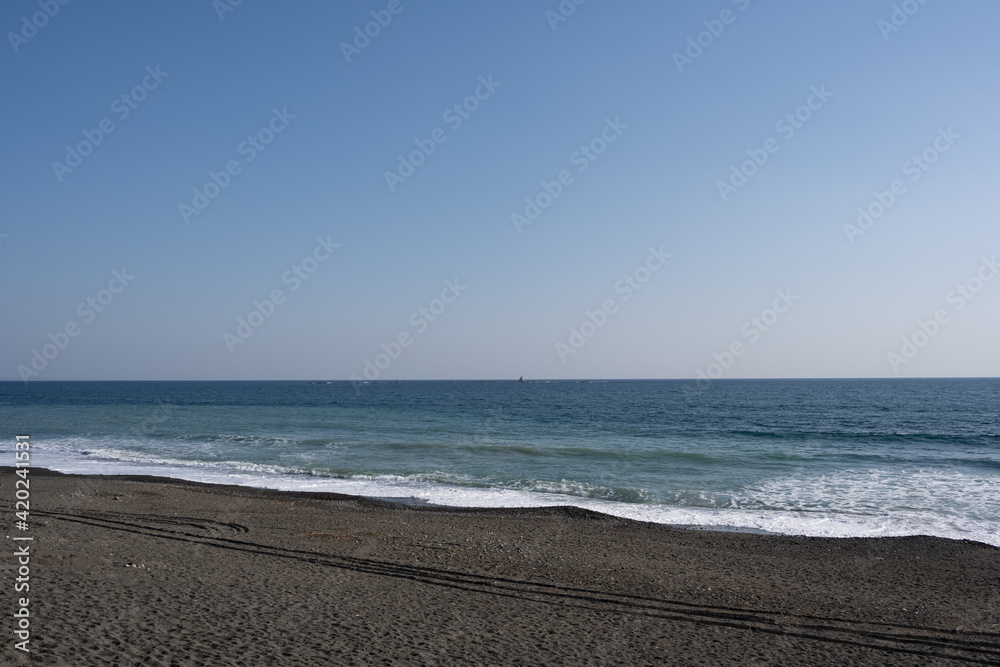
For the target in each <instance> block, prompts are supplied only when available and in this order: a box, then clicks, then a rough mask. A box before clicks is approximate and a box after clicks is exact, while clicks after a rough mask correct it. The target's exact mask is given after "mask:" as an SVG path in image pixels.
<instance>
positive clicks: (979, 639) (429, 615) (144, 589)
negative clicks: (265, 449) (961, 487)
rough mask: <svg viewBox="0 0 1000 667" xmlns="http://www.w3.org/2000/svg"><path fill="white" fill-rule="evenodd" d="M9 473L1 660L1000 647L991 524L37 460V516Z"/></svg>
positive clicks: (832, 657) (308, 661)
mask: <svg viewBox="0 0 1000 667" xmlns="http://www.w3.org/2000/svg"><path fill="white" fill-rule="evenodd" d="M0 474H2V477H0V479H2V480H5V481H4V483H3V488H4V489H6V492H5V493H4V494H3V495H4V507H5V508H6V509H7V510H8V514H7V516H8V517H9V521H8V524H7V525H8V528H7V529H6V530H5V531H4V532H5V535H6V547H5V548H4V553H5V557H4V558H3V559H2V560H0V567H2V568H3V571H4V572H5V576H4V579H5V580H6V581H7V582H8V583H7V584H6V586H7V589H8V594H7V595H5V599H6V602H5V605H6V606H7V607H8V609H9V610H10V611H5V612H4V615H5V616H6V618H7V619H8V621H7V624H8V627H10V626H11V625H12V623H11V621H12V619H11V614H13V611H14V607H13V605H14V602H13V600H14V599H15V593H14V592H13V587H14V583H13V582H14V579H15V576H16V569H17V567H18V566H17V564H16V558H15V557H14V556H13V553H14V548H15V545H18V544H23V542H14V541H13V540H12V538H13V537H15V536H18V535H22V536H23V535H31V536H33V537H34V540H33V542H31V575H30V576H31V579H30V587H31V588H30V594H29V597H30V611H31V632H32V635H31V640H30V648H31V651H32V652H31V654H29V655H25V654H23V653H21V652H20V651H17V650H15V649H14V648H13V643H14V640H12V639H8V640H7V641H6V642H5V645H4V647H3V652H2V655H0V663H3V664H46V665H108V664H112V665H138V664H145V665H248V666H249V665H324V664H331V665H365V664H376V665H378V664H431V665H434V664H439V665H481V664H482V665H486V664H522V665H538V664H559V665H591V664H593V665H602V664H643V665H663V664H676V665H687V664H753V663H771V664H803V663H808V664H844V663H851V664H872V665H876V664H877V665H911V664H969V663H973V664H975V663H985V664H1000V626H998V624H1000V549H997V548H995V547H991V546H987V545H984V544H980V543H976V542H967V541H965V542H959V541H954V540H946V539H940V538H930V537H906V538H880V539H821V538H802V537H780V536H770V535H752V534H744V533H731V532H706V531H693V530H683V529H678V528H670V527H666V526H661V525H656V524H645V523H638V522H634V521H629V520H624V519H618V518H614V517H609V516H605V515H601V514H596V513H593V512H587V511H584V510H579V509H574V508H569V507H567V508H545V509H530V510H469V509H456V508H435V507H422V506H404V505H400V504H396V503H387V502H382V501H377V500H365V499H361V498H356V497H351V496H341V495H334V494H307V493H286V492H275V491H266V490H256V489H249V488H245V487H231V486H214V485H202V484H195V483H191V482H181V481H175V480H169V479H161V478H150V477H87V476H75V475H60V474H58V473H51V472H48V471H44V470H40V469H32V470H31V473H30V479H31V515H30V519H31V521H30V530H29V531H28V532H27V533H17V531H15V529H14V528H13V522H14V516H13V506H12V505H13V480H14V479H15V477H14V474H13V471H12V470H11V469H10V468H2V469H0ZM8 482H9V483H8ZM17 595H21V594H17ZM7 636H8V638H9V637H10V636H11V635H10V632H9V630H8V631H7Z"/></svg>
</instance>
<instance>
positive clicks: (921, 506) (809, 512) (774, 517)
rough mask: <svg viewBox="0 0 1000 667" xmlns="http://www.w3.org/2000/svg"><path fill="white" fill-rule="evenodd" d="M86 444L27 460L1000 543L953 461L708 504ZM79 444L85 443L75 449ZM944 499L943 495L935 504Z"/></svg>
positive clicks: (970, 482) (778, 483) (990, 481)
mask: <svg viewBox="0 0 1000 667" xmlns="http://www.w3.org/2000/svg"><path fill="white" fill-rule="evenodd" d="M93 444H94V443H93V441H87V440H83V439H80V441H79V442H77V441H73V440H72V439H68V440H64V441H62V442H59V443H53V444H42V443H39V445H38V446H36V447H35V449H34V456H33V461H32V462H33V464H34V465H37V466H39V467H45V468H49V469H52V470H56V471H59V472H65V473H77V474H95V475H111V474H119V475H155V476H162V477H173V478H177V479H184V480H189V481H194V482H206V483H212V484H234V485H241V486H250V487H257V488H269V489H277V490H285V491H319V492H332V493H343V494H350V495H358V496H366V497H372V498H399V499H419V500H422V501H425V502H427V503H430V504H434V505H450V506H455V507H508V508H512V507H551V506H556V505H572V506H576V507H582V508H584V509H589V510H594V511H597V512H603V513H605V514H611V515H614V516H619V517H623V518H628V519H635V520H639V521H648V522H653V523H662V524H671V525H683V526H704V527H714V528H720V529H724V528H739V529H751V530H759V531H766V532H772V533H780V534H786V535H804V536H813V537H890V536H905V535H933V536H937V537H947V538H952V539H969V540H975V541H978V542H984V543H986V544H991V545H993V546H998V547H1000V519H998V517H1000V477H990V476H982V475H980V476H975V475H969V474H967V473H962V472H959V471H956V470H950V471H949V470H945V471H931V470H920V471H914V472H910V473H900V472H895V473H892V472H886V471H865V472H850V471H845V472H842V473H837V474H832V475H824V476H818V477H814V478H810V477H803V476H785V477H780V478H776V479H774V480H771V481H770V482H768V483H766V484H764V485H762V486H761V487H760V488H758V489H753V490H751V491H750V492H742V493H740V494H736V493H733V494H731V495H732V498H733V500H732V505H731V506H729V507H724V508H713V507H690V506H677V505H667V504H662V503H651V502H643V503H626V502H617V501H613V500H603V499H599V498H587V497H578V496H572V495H567V492H573V491H577V492H579V491H580V490H581V489H582V488H583V487H582V486H581V485H580V484H579V483H569V482H561V483H558V484H550V483H538V484H530V485H528V486H527V488H521V489H501V488H470V487H467V486H455V485H449V484H442V483H439V482H434V481H428V478H427V476H424V475H414V476H397V475H379V476H354V477H349V478H345V479H340V478H332V477H321V476H317V475H313V474H309V473H308V471H306V470H304V469H296V468H290V467H283V466H276V465H263V464H255V463H249V462H242V461H216V462H206V461H186V460H182V459H177V458H158V457H156V456H154V455H150V454H147V453H138V452H135V451H131V450H128V449H126V448H124V447H123V446H122V443H121V441H118V443H117V444H118V446H114V447H110V446H101V447H97V448H94V447H93ZM83 445H90V446H83ZM83 451H86V452H88V453H87V454H83V453H82V452H83ZM907 475H909V477H907ZM584 486H586V485H584ZM944 500H947V501H948V503H949V505H947V506H946V507H945V508H944V509H942V506H941V503H942V501H944ZM834 503H836V506H834Z"/></svg>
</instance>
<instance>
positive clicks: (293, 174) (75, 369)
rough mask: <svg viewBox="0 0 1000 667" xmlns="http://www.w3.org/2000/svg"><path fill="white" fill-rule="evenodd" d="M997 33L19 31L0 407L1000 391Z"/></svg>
mask: <svg viewBox="0 0 1000 667" xmlns="http://www.w3.org/2000/svg"><path fill="white" fill-rule="evenodd" d="M560 8H561V9H560ZM46 9H47V10H48V12H49V14H51V16H49V15H46V14H45V11H46ZM227 9H229V10H231V11H226V10H227ZM571 9H572V12H570V10H571ZM393 11H395V13H393ZM560 11H562V12H563V14H565V15H563V14H560ZM373 12H374V14H373ZM379 19H381V21H382V22H383V23H385V25H378V24H377V23H371V22H373V21H378V20H379ZM390 19H391V20H390ZM562 19H565V20H562ZM366 24H367V25H366ZM998 25H1000V6H997V5H996V3H992V2H987V1H986V0H981V1H964V2H951V3H945V2H941V1H939V0H928V1H927V2H925V3H923V4H920V2H919V1H918V0H911V1H910V2H905V3H904V2H896V3H893V2H888V1H885V2H883V1H876V2H872V1H871V0H865V1H863V2H862V1H860V0H859V1H847V2H845V1H840V2H832V1H831V2H811V3H796V2H769V3H765V2H760V1H759V0H750V1H749V2H747V1H746V0H739V2H732V1H730V0H714V1H712V2H685V3H680V2H678V3H673V2H671V3H667V2H640V1H635V2H623V3H612V2H607V1H601V0H588V1H586V2H584V3H582V4H580V5H576V4H574V3H573V2H572V0H566V1H564V2H563V3H561V4H560V3H559V2H557V1H555V0H552V1H550V2H478V3H470V2H458V1H452V2H436V3H422V2H414V1H413V0H399V2H398V3H396V2H392V3H390V2H388V1H385V2H383V1H381V0H379V1H376V2H352V3H324V2H297V3H274V2H263V1H261V0H256V1H245V2H242V3H241V4H239V5H237V6H230V5H229V3H228V0H219V2H215V3H213V2H211V1H210V0H199V1H196V2H187V3H159V4H155V3H100V4H98V3H83V2H69V3H68V4H65V5H62V4H59V3H58V1H57V0H50V1H46V0H42V2H39V1H38V0H34V1H31V2H29V1H21V0H18V1H15V2H7V3H4V5H3V7H2V8H0V27H2V29H3V32H4V33H5V36H6V38H5V44H4V45H3V47H0V51H2V52H0V76H2V82H3V93H4V97H5V100H6V104H4V105H3V109H2V111H0V114H2V120H3V127H4V132H3V135H2V137H3V139H2V144H0V150H2V154H3V160H2V162H0V178H2V181H0V182H2V189H0V212H2V217H0V234H2V236H0V280H2V284H3V290H2V294H3V297H2V298H3V303H4V308H3V315H4V325H3V328H2V330H0V377H4V378H8V379H18V378H25V379H28V380H55V379H300V378H301V379H348V378H350V377H352V376H354V377H355V378H359V377H366V374H367V377H368V378H369V379H371V378H377V379H421V378H427V379H436V378H509V377H515V378H516V377H517V376H519V375H525V376H527V377H534V378H696V377H701V378H703V381H705V378H708V379H715V378H744V377H911V376H912V377H921V376H1000V354H998V353H997V348H996V340H997V334H998V331H1000V308H998V307H997V306H998V304H1000V279H997V280H993V278H994V277H995V276H994V274H996V273H997V271H998V269H996V268H995V267H994V265H993V259H992V258H993V257H994V256H996V255H997V254H1000V227H998V224H997V222H998V219H1000V218H998V212H1000V203H998V201H997V197H996V191H997V188H996V182H997V177H998V173H1000V169H998V167H997V159H998V155H1000V126H998V124H997V122H996V118H998V117H1000V86H998V85H997V84H998V72H1000V69H998V68H1000V45H998V42H997V40H996V38H995V37H996V29H997V26H998ZM366 27H367V29H368V31H369V32H370V33H371V34H373V35H374V36H372V37H369V38H368V40H367V42H366V41H364V38H359V39H358V42H357V45H355V44H354V40H355V38H356V36H357V31H360V32H361V33H362V34H363V33H364V31H365V29H366ZM356 29H357V31H356ZM699 41H700V42H701V44H700V45H699V44H698V43H699ZM344 44H349V45H352V46H353V48H348V47H345V46H343V45H344ZM359 47H361V48H359ZM345 51H347V52H348V53H347V55H346V56H345ZM685 58H686V60H685ZM348 59H349V60H350V62H348ZM483 82H486V84H484V83H483ZM487 84H488V85H487ZM477 93H478V98H477ZM123 96H125V99H122V97H123ZM455 105H459V111H456V110H455V109H454V106H455ZM463 105H464V106H463ZM449 110H451V111H449ZM126 111H127V115H126ZM796 114H797V115H798V116H797V118H796ZM788 115H790V117H789V118H788V119H786V116H788ZM456 119H458V120H461V124H458V121H457V120H456ZM783 119H785V120H783ZM102 123H104V125H103V127H104V128H105V129H107V128H109V127H110V126H113V129H112V131H111V132H108V133H105V132H104V131H102V130H101V128H102ZM435 137H436V138H437V139H438V141H435V140H434V138H435ZM98 139H99V141H97V140H98ZM253 142H256V143H257V145H258V146H259V147H260V150H258V149H257V148H253V145H254V144H253ZM265 142H267V143H265ZM421 146H423V149H421V148H420V147H421ZM67 147H70V149H72V151H73V152H76V149H77V148H79V149H80V152H85V153H87V154H86V155H84V156H81V157H79V158H76V157H74V156H73V155H67ZM429 147H433V152H431V150H430V148H429ZM581 149H583V150H581ZM421 150H423V151H424V153H429V154H424V153H421V152H420V151H421ZM414 151H418V152H417V153H416V154H415V159H414V160H413V161H414V162H418V163H419V165H418V166H415V167H413V168H412V173H410V167H409V166H404V167H402V171H399V169H400V156H403V157H404V158H405V159H406V161H407V162H409V161H410V156H411V154H413V152H414ZM251 156H252V157H253V159H252V160H251V159H249V158H250V157H251ZM755 156H756V160H757V162H754V161H753V160H754V157H755ZM914 156H916V157H917V159H918V161H919V163H918V162H914V161H913V158H914ZM921 156H923V157H921ZM748 160H749V161H750V162H748ZM925 160H926V161H925ZM72 165H76V166H72ZM227 165H229V166H230V167H231V168H232V173H229V174H227V173H226V169H227ZM734 169H735V170H736V173H737V175H736V176H733V173H734V171H733V170H734ZM741 170H742V172H743V173H742V174H741V173H740V171H741ZM387 172H392V173H395V174H396V177H400V174H403V175H404V176H405V177H400V178H393V177H390V179H389V180H392V181H393V183H392V187H390V185H389V184H388V183H387V177H386V173H387ZM213 173H214V174H215V181H216V182H217V183H224V184H225V187H218V188H216V186H214V184H213V177H212V174H213ZM746 174H749V175H746ZM560 175H561V177H562V178H563V179H564V181H563V183H560V182H559V179H560ZM894 182H895V189H896V193H895V194H894V193H893V187H894V185H893V184H894ZM720 183H727V184H728V186H729V187H726V186H720ZM545 184H548V186H547V187H548V191H549V192H546V186H545ZM206 185H208V193H207V194H212V195H215V196H213V197H212V198H211V199H210V200H209V199H207V198H206V199H205V200H204V201H202V200H200V199H198V198H199V197H200V196H204V194H205V193H204V190H205V188H206ZM196 189H197V190H199V191H200V192H202V194H201V195H199V194H196V193H195V190H196ZM216 189H217V191H216ZM549 193H557V196H555V197H552V195H551V194H549ZM880 198H881V200H882V201H881V202H879V199H880ZM526 199H528V200H529V202H530V201H534V202H536V204H535V205H538V204H543V205H545V208H544V209H542V208H541V207H539V209H538V210H537V211H534V210H533V209H532V208H531V205H530V203H526ZM196 203H198V204H201V205H203V204H206V203H207V206H204V208H203V210H200V211H198V212H197V214H192V213H191V211H192V210H194V208H195V204H196ZM182 205H183V206H182ZM184 206H189V207H191V209H190V210H188V214H187V215H185V210H186V209H184ZM859 207H860V208H861V209H862V210H869V211H871V212H872V213H875V214H879V213H881V215H876V216H873V217H872V218H871V219H870V220H871V222H870V223H869V222H868V221H867V220H864V219H863V220H862V221H863V223H864V224H865V225H866V228H861V227H859V226H857V220H858V217H859V213H858V209H859ZM526 209H528V210H527V211H526ZM536 212H537V213H538V215H537V216H535V218H534V219H533V220H529V219H528V214H531V215H532V216H534V214H535V213H536ZM515 214H516V215H518V216H523V218H517V217H515V218H514V219H513V220H512V216H514V215H515ZM518 220H520V221H521V222H517V221H518ZM845 225H847V227H845ZM850 225H855V227H850ZM318 239H319V240H318ZM333 245H337V247H336V248H334V249H331V248H332V246H333ZM661 247H662V249H661ZM664 254H669V255H670V256H669V258H668V259H663V258H662V257H663V255H664ZM657 257H659V259H657ZM310 258H311V259H310ZM296 266H298V267H299V268H298V272H299V274H301V275H304V276H307V279H303V278H300V277H298V275H296V269H295V267H296ZM654 267H655V268H654ZM123 269H124V274H123ZM310 270H311V272H310ZM115 271H117V272H119V274H120V275H121V278H116V277H115V274H114V273H113V272H115ZM122 274H123V275H122ZM132 276H134V278H133V277H132ZM997 277H1000V276H997ZM446 281H448V282H446ZM630 281H631V282H632V283H634V284H636V285H638V286H639V287H638V288H636V289H633V288H631V287H629V282H630ZM275 290H280V294H279V295H278V303H274V304H270V305H269V303H267V301H269V300H270V297H271V296H272V295H273V294H274V293H275ZM781 295H783V296H781ZM88 299H92V300H94V301H93V303H91V304H90V305H88ZM255 302H256V303H255ZM94 303H96V304H97V306H100V311H98V310H97V306H94V305H93V304H94ZM606 307H607V308H606ZM421 309H424V310H423V312H421ZM779 311H780V312H779ZM255 312H256V313H257V314H254V313H255ZM588 313H589V315H588ZM240 318H242V320H241V319H240ZM241 322H245V324H243V323H241ZM254 325H257V326H254ZM400 341H402V343H405V345H404V344H401V342H400ZM397 346H398V347H397Z"/></svg>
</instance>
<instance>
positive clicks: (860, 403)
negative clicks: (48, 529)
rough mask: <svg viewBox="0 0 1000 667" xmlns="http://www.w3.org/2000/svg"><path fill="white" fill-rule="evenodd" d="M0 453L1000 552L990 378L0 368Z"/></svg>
mask: <svg viewBox="0 0 1000 667" xmlns="http://www.w3.org/2000/svg"><path fill="white" fill-rule="evenodd" d="M0 425H2V432H0V437H2V440H0V465H12V464H13V461H14V451H13V450H14V447H13V442H14V436H15V435H30V436H31V443H32V451H33V457H32V464H33V465H35V466H39V467H46V468H50V469H53V470H58V471H62V472H74V473H96V474H152V475H161V476H167V477H176V478H182V479H187V480H196V481H204V482H218V483H227V484H241V485H247V486H255V487H268V488H275V489H294V490H306V491H334V492H339V493H350V494H357V495H363V496H369V497H375V498H392V499H400V500H405V501H408V502H419V503H430V504H435V505H459V506H477V507H527V506H540V505H576V506H579V507H585V508H588V509H593V510H597V511H600V512H606V513H608V514H614V515H618V516H623V517H630V518H635V519H640V520H644V521H653V522H658V523H666V524H674V525H685V526H704V527H714V528H735V529H748V530H758V531H768V532H775V533H783V534H795V535H816V536H842V537H846V536H887V535H917V534H925V535H937V536H941V537H950V538H956V539H971V540H977V541H980V542H985V543H988V544H992V545H996V546H1000V380H997V379H944V380H938V379H924V380H920V379H916V380H913V379H906V380H745V381H744V380H731V381H716V382H713V383H711V384H710V385H708V386H706V387H699V386H698V385H696V384H695V383H694V382H692V381H673V380H666V381H551V382H546V381H540V382H526V383H520V382H506V381H504V382H469V381H455V382H444V381H441V382H437V381H434V382H371V383H364V384H353V383H350V382H333V383H321V382H315V383H314V382H307V381H302V382H33V383H29V384H24V383H19V382H6V383H0Z"/></svg>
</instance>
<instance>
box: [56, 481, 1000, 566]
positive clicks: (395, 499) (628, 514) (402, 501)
mask: <svg viewBox="0 0 1000 667" xmlns="http://www.w3.org/2000/svg"><path fill="white" fill-rule="evenodd" d="M37 469H39V470H41V469H45V470H46V471H47V472H50V473H52V474H59V475H74V476H80V477H90V476H93V477H103V478H108V479H138V480H149V481H156V480H163V481H170V482H184V483H187V484H204V485H206V486H210V487H220V488H229V487H232V488H234V489H260V490H268V491H276V492H280V493H307V494H310V493H313V494H329V495H333V496H342V497H347V498H358V499H368V500H378V501H382V502H388V503H392V504H396V505H404V506H407V507H424V508H428V509H434V508H451V509H461V510H472V511H474V510H484V511H485V510H505V509H509V510H515V509H516V510H530V509H541V508H546V507H563V506H569V507H575V508H578V509H580V510H584V511H588V512H594V513H596V514H601V515H606V516H609V517H614V518H618V519H622V520H628V521H636V522H638V523H650V524H654V525H661V526H668V527H671V528H677V529H683V530H694V531H707V532H732V533H747V534H751V535H773V536H787V537H817V538H829V539H851V538H871V539H880V538H883V537H935V538H941V539H947V540H954V541H957V542H963V541H969V542H977V543H980V544H985V545H988V546H993V547H997V548H1000V542H998V543H997V544H993V543H991V542H988V541H986V540H982V539H975V538H973V537H955V536H952V535H941V534H934V533H930V532H920V531H919V530H914V531H912V532H910V531H905V532H896V533H894V534H893V533H890V534H888V535H872V534H864V533H861V534H827V535H823V534H820V535H817V534H815V533H814V532H809V531H807V530H806V531H803V532H784V531H781V530H773V529H769V528H764V527H760V526H752V525H749V526H748V525H740V524H738V523H698V522H674V521H667V520H657V519H655V518H649V517H648V514H647V516H641V514H640V513H641V512H642V511H643V510H647V509H649V508H657V507H670V506H666V505H660V504H658V503H630V502H626V501H608V500H604V499H594V498H589V497H585V496H584V497H578V496H570V495H566V496H562V497H561V498H560V500H559V501H558V502H544V503H539V504H534V505H532V504H524V505H515V504H511V505H507V504H502V505H500V504H495V505H475V504H458V505H452V504H445V503H439V502H435V501H434V500H428V499H426V498H421V497H418V496H412V495H411V496H386V495H366V494H359V493H345V492H340V491H313V490H299V489H287V488H286V489H282V488H277V487H271V486H258V485H256V484H254V483H243V484H227V483H224V482H220V481H216V480H202V479H188V478H186V477H181V476H178V477H171V476H167V475H157V474H149V473H127V472H116V473H109V474H96V473H91V472H61V471H57V470H51V469H48V468H43V467H40V468H37ZM308 479H310V480H314V478H308ZM382 491H384V489H383V490H382ZM543 495H545V494H543ZM605 503H609V504H611V505H613V506H614V508H608V507H600V506H598V507H594V506H593V505H595V504H598V505H603V504H605ZM587 505H591V506H589V507H588V506H587ZM617 508H629V510H626V511H623V512H621V513H618V512H616V511H614V510H615V509H617ZM671 509H685V510H693V511H694V512H698V511H707V512H711V511H728V510H726V509H725V508H715V509H714V510H713V509H710V508H702V507H685V508H677V507H671ZM635 510H638V512H636V511H635ZM735 511H739V512H746V513H748V514H750V515H752V514H753V513H754V512H756V510H735ZM636 514H640V515H639V516H637V515H636ZM763 523H767V522H763Z"/></svg>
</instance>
